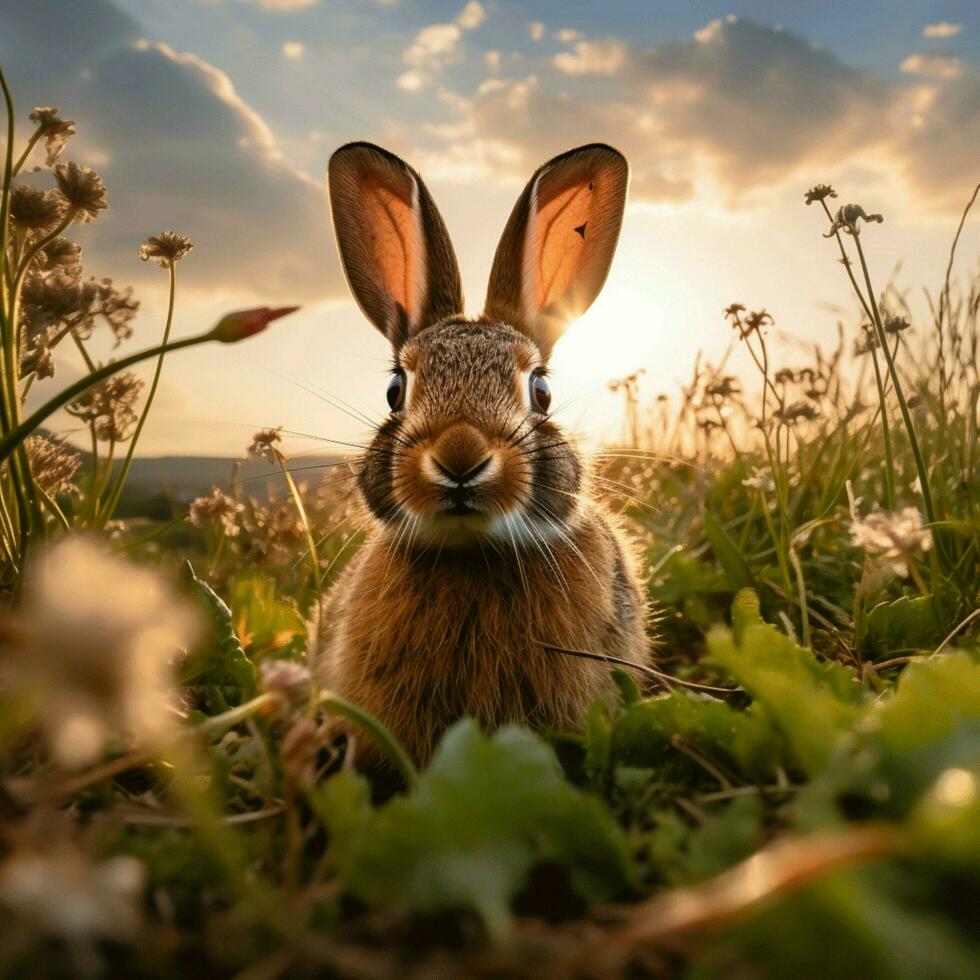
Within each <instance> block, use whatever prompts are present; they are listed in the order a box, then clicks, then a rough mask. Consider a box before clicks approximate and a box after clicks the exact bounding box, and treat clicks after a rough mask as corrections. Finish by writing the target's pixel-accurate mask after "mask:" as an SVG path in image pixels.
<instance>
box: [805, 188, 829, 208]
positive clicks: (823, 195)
mask: <svg viewBox="0 0 980 980" xmlns="http://www.w3.org/2000/svg"><path fill="white" fill-rule="evenodd" d="M828 197H837V191H835V190H834V189H833V187H831V186H830V184H815V185H814V186H813V187H811V188H810V189H809V190H808V191H807V192H806V194H804V195H803V202H804V204H806V205H807V207H809V206H810V205H811V204H813V202H814V201H825V200H827V198H828Z"/></svg>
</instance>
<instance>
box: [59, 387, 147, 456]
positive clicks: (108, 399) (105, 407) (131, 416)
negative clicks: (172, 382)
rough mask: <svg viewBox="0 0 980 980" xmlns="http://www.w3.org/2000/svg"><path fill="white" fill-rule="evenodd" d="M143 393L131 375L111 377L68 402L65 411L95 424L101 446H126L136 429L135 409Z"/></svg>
mask: <svg viewBox="0 0 980 980" xmlns="http://www.w3.org/2000/svg"><path fill="white" fill-rule="evenodd" d="M142 389H143V382H142V381H141V380H140V379H139V378H138V377H136V375H135V374H133V373H132V372H131V371H124V372H122V373H120V374H113V375H111V376H110V377H108V378H106V379H105V380H104V381H100V382H99V383H98V384H96V385H93V386H92V387H91V388H89V389H88V390H87V391H85V392H83V393H82V394H81V395H79V396H78V398H76V399H75V400H74V401H72V402H69V403H68V405H66V406H65V411H66V412H68V413H69V414H70V415H74V416H75V417H76V418H78V419H81V420H82V421H83V422H88V423H91V424H94V425H95V434H96V437H97V438H98V439H99V440H101V441H102V442H125V441H126V440H127V439H128V438H129V437H130V436H131V435H132V433H133V429H134V427H135V426H136V421H137V418H138V416H137V414H136V411H135V408H134V406H135V404H136V400H137V399H138V398H139V394H140V391H142Z"/></svg>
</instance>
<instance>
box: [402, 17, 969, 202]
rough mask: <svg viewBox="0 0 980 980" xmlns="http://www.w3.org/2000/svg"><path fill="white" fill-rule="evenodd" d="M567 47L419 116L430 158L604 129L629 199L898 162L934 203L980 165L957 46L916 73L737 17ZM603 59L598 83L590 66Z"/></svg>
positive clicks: (887, 167) (542, 152)
mask: <svg viewBox="0 0 980 980" xmlns="http://www.w3.org/2000/svg"><path fill="white" fill-rule="evenodd" d="M565 55H567V58H565V59H562V60H556V59H555V58H550V59H549V63H550V65H551V66H552V67H553V68H555V69H556V70H557V72H558V75H557V76H556V75H552V74H551V73H550V72H548V71H545V72H543V73H540V74H530V75H528V76H527V77H525V78H518V79H506V78H500V77H493V78H488V79H486V80H484V81H483V82H482V83H480V85H479V86H478V87H477V89H476V91H475V92H474V93H473V94H472V96H471V97H470V98H468V99H459V100H458V102H457V105H456V121H455V122H454V123H453V124H451V125H446V126H442V127H439V128H438V129H431V130H429V132H428V135H429V136H430V137H431V139H432V143H430V145H428V146H423V147H422V148H421V149H422V152H423V153H424V154H425V159H426V161H427V165H428V166H429V167H430V168H434V169H435V170H437V171H438V172H440V173H443V174H446V175H449V174H453V173H455V174H456V175H457V176H460V177H465V178H471V177H473V175H479V176H480V177H481V179H494V180H498V181H505V182H519V181H523V180H525V179H526V178H527V175H528V174H529V173H530V172H531V171H532V170H533V169H534V167H536V166H537V165H538V164H539V163H540V162H541V161H543V160H546V159H548V158H549V157H551V156H553V155H554V154H556V153H559V152H561V151H562V150H564V149H567V148H568V147H570V146H574V145H576V144H578V143H583V142H587V141H591V140H605V141H607V142H610V143H613V144H614V145H617V146H619V147H620V148H621V149H622V150H623V151H624V152H625V153H626V154H627V156H628V157H629V158H630V160H631V163H632V167H633V183H632V188H633V190H632V193H633V198H634V199H635V200H648V201H675V202H676V201H683V200H685V199H687V198H691V197H694V196H708V197H711V198H714V199H720V200H721V201H722V202H724V203H726V204H727V205H729V206H733V207H737V206H740V205H742V204H743V203H744V202H745V201H746V200H747V199H748V198H749V196H750V195H752V194H758V193H759V192H762V191H764V190H766V189H769V188H773V187H779V186H782V185H785V184H786V183H787V182H795V183H798V184H800V185H801V186H806V185H807V183H808V182H809V183H815V182H816V181H818V180H826V179H832V178H833V176H834V175H835V174H837V173H839V172H840V170H841V168H842V167H843V166H845V165H847V164H849V163H853V162H860V163H862V164H863V165H864V166H865V167H866V168H869V172H873V171H877V172H879V173H882V174H884V175H886V176H894V175H901V176H903V177H904V179H905V180H906V182H907V184H908V186H909V188H910V190H912V191H913V192H914V193H915V194H917V195H919V196H920V198H921V199H922V200H923V202H933V203H936V204H937V205H938V206H940V207H943V208H946V207H949V208H952V207H953V206H954V202H957V201H962V198H963V193H964V192H963V188H964V187H965V186H972V183H971V182H975V180H976V179H977V177H978V176H980V174H978V173H977V164H976V133H977V132H978V131H980V86H978V83H977V75H976V73H975V72H973V71H972V70H967V67H966V66H965V65H963V64H961V63H959V62H957V63H956V68H957V70H956V71H953V70H952V68H951V66H950V64H948V63H945V62H944V63H941V64H937V63H936V61H935V59H931V56H930V57H929V58H927V57H926V56H917V58H918V59H919V60H913V61H907V62H906V67H905V71H906V73H909V72H910V71H915V72H916V74H915V75H913V76H911V77H913V78H915V81H914V82H912V83H910V82H903V83H893V82H888V81H885V80H883V79H881V78H877V77H875V76H873V75H870V74H869V73H867V72H863V71H860V70H858V69H856V68H853V67H851V66H849V65H847V64H845V63H844V62H842V61H841V60H840V59H839V58H837V57H836V56H834V55H833V54H832V53H830V52H829V51H827V50H825V49H822V48H819V47H816V46H814V45H812V44H810V43H808V42H807V41H806V40H805V39H803V38H800V37H798V36H796V35H794V34H792V33H790V32H788V31H783V30H778V29H774V28H769V27H765V26H762V25H759V24H755V23H753V22H751V21H746V20H741V19H738V18H734V17H727V18H723V19H719V20H714V21H711V22H710V23H708V24H706V25H705V26H704V27H702V28H701V29H700V30H698V31H697V32H696V33H695V35H694V36H693V37H691V38H689V39H687V40H678V41H672V42H668V43H664V44H659V45H656V46H650V47H641V46H636V45H629V44H627V43H625V42H620V41H615V40H606V41H603V40H596V39H592V40H588V41H579V42H576V44H575V48H574V49H573V51H571V52H565ZM560 57H561V56H559V58H560ZM948 60H949V59H947V61H948ZM603 71H604V72H605V73H606V75H607V79H608V80H607V81H605V82H604V83H603V85H602V86H601V87H597V86H596V85H595V84H594V82H593V81H592V78H591V76H593V75H595V74H597V73H599V72H603ZM560 86H561V87H560Z"/></svg>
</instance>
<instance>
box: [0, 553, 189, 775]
mask: <svg viewBox="0 0 980 980" xmlns="http://www.w3.org/2000/svg"><path fill="white" fill-rule="evenodd" d="M20 613H21V614H20V621H19V623H18V626H17V631H16V632H17V636H18V639H17V642H15V643H13V644H11V646H10V647H9V648H8V650H7V651H5V652H6V658H7V661H8V666H9V668H10V674H11V677H12V681H13V683H14V684H15V685H18V686H20V687H21V688H22V689H23V690H24V691H25V692H30V693H32V694H33V695H34V697H35V698H36V699H37V701H38V704H39V708H40V713H41V721H42V725H43V728H44V732H45V735H46V737H47V740H48V743H49V745H50V748H51V752H52V755H53V757H54V759H55V761H56V762H57V763H58V764H59V765H61V766H63V767H66V768H72V767H78V766H84V765H87V764H89V763H91V762H93V761H95V760H96V759H97V758H98V757H99V755H100V753H101V751H102V748H103V744H104V741H105V738H106V736H107V735H108V734H109V733H110V732H119V733H121V734H126V735H129V736H132V737H134V738H136V739H137V740H138V741H139V742H140V743H141V744H144V745H153V744H159V742H160V741H161V740H162V739H163V738H165V737H166V735H167V733H168V731H169V728H170V725H171V723H172V720H173V717H174V715H173V712H172V710H171V704H172V701H173V694H174V692H173V685H172V677H171V667H172V663H173V661H174V660H175V659H176V657H177V656H178V654H179V653H180V652H181V651H182V650H183V649H185V648H186V646H187V644H189V643H190V642H192V640H193V639H194V636H195V634H196V632H197V618H196V616H195V615H194V613H193V610H192V609H190V608H189V607H188V606H186V605H185V603H184V601H183V600H181V599H180V598H179V597H178V596H177V595H176V594H175V593H174V592H173V591H172V590H171V588H170V587H169V586H168V585H167V583H166V582H165V581H164V580H163V579H162V578H161V577H160V576H159V575H158V574H156V573H155V572H152V571H150V570H148V569H145V568H140V567H138V566H135V565H131V564H130V563H129V562H127V561H124V560H123V559H121V558H119V557H117V556H115V555H113V554H112V553H111V552H109V551H108V550H106V549H105V548H104V547H103V546H102V545H100V544H97V543H96V542H94V541H92V540H89V539H87V538H84V537H69V538H66V539H64V540H62V541H61V542H59V543H58V544H56V545H55V546H54V547H52V548H49V549H48V550H47V551H45V552H42V553H41V554H40V555H39V556H38V557H37V558H36V559H35V561H34V563H33V564H32V565H30V566H29V567H28V569H27V580H26V584H25V588H24V601H23V604H22V607H21V611H20Z"/></svg>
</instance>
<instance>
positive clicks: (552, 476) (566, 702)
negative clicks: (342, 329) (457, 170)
mask: <svg viewBox="0 0 980 980" xmlns="http://www.w3.org/2000/svg"><path fill="white" fill-rule="evenodd" d="M379 154H380V155H379ZM400 168H403V169H400ZM379 173H381V174H382V175H383V181H382V183H383V186H384V195H385V196H384V201H383V203H384V207H374V206H372V207H366V208H364V209H363V211H360V212H358V213H357V214H353V213H352V209H353V208H355V207H356V205H357V203H358V200H359V197H358V195H359V194H362V193H365V192H364V191H359V190H357V188H363V187H364V186H367V187H368V188H369V190H368V192H367V193H371V194H374V193H376V191H375V190H372V189H371V188H375V187H376V186H377V185H378V180H379V179H380V178H379V177H378V174H379ZM626 173H627V171H626V164H625V161H624V160H623V159H622V157H620V156H619V154H617V153H616V152H615V151H614V150H611V149H610V148H609V147H587V148H583V149H581V150H578V151H572V152H571V153H569V154H565V155H564V156H563V157H560V158H557V159H556V161H552V162H551V163H550V164H546V165H545V167H542V168H541V170H540V171H539V172H538V174H536V175H535V177H534V178H533V179H532V182H531V184H529V186H528V189H527V190H526V191H525V193H524V195H523V196H522V198H521V201H519V203H518V208H521V207H523V208H533V207H535V206H536V207H538V209H539V210H538V211H537V212H536V213H535V216H534V217H533V218H528V217H527V216H525V217H524V218H521V220H516V219H515V218H514V216H512V218H511V221H510V222H509V224H508V228H507V231H505V235H504V239H503V241H502V242H501V246H500V248H499V249H498V255H497V259H496V260H495V263H494V273H493V275H492V276H491V284H490V291H489V294H488V300H487V308H488V310H490V309H497V310H499V309H505V308H506V309H512V310H514V320H515V321H516V322H515V323H513V325H512V324H511V323H508V322H497V321H495V320H494V319H492V318H491V317H489V316H486V317H484V318H481V319H478V320H466V319H464V318H463V317H462V316H460V315H459V314H458V311H456V312H455V313H454V314H450V315H443V316H442V318H441V319H438V320H437V321H436V322H431V316H432V314H428V315H427V316H426V318H424V319H423V320H422V321H419V320H417V319H415V318H414V317H413V315H411V314H413V309H412V308H409V309H407V313H406V315H404V316H403V315H402V313H401V312H400V313H399V315H398V317H394V318H393V317H392V315H391V310H393V309H396V310H399V311H404V310H405V309H406V307H405V303H409V305H410V303H411V302H416V305H418V303H422V304H423V308H425V307H426V304H431V298H432V297H442V298H445V297H447V296H451V295H453V294H454V290H455V289H456V285H455V284H456V283H457V282H458V272H457V271H456V267H455V258H454V257H453V256H452V252H451V246H449V245H448V237H447V236H446V235H445V229H444V226H442V223H441V219H440V218H439V217H438V212H436V211H435V210H434V205H433V204H432V203H431V199H430V198H429V196H428V192H427V191H425V189H424V185H422V184H421V178H419V177H418V175H417V174H416V173H415V172H414V171H412V170H411V169H410V168H408V167H407V166H406V165H404V164H401V162H400V161H398V160H397V158H395V157H391V155H390V154H385V153H384V151H378V153H377V154H376V153H374V151H373V149H372V148H370V147H365V145H364V144H357V145H355V146H353V147H350V148H345V149H343V150H341V151H338V154H336V155H335V157H334V159H333V160H332V161H331V174H330V182H331V188H332V189H334V191H335V195H334V197H333V199H332V205H333V208H334V214H335V225H336V227H337V230H338V237H340V238H341V253H342V256H343V257H344V261H345V263H346V264H347V265H348V270H347V271H348V278H349V279H350V281H351V285H352V288H354V290H355V292H356V293H358V298H359V301H360V302H361V305H362V308H364V309H365V312H367V313H368V315H369V317H371V318H372V319H373V320H374V322H375V324H376V325H377V326H378V327H379V329H381V330H383V331H384V332H385V333H386V335H387V336H388V337H389V339H390V340H391V341H392V346H393V350H394V355H395V371H396V372H397V373H398V376H399V377H401V376H404V377H405V378H406V379H407V380H406V383H407V391H406V393H405V399H404V402H403V403H402V404H400V405H399V406H398V407H397V408H396V410H394V411H392V413H391V415H390V416H389V418H388V419H387V420H386V421H385V422H384V423H383V424H382V425H381V426H380V427H379V428H378V431H377V432H376V434H375V437H374V439H373V441H372V444H371V446H370V448H369V449H368V451H367V452H366V454H365V457H364V459H363V461H362V465H361V467H360V470H359V474H358V485H359V489H360V491H361V495H362V497H363V499H364V501H365V503H366V505H367V507H368V509H369V510H370V512H371V514H372V515H373V518H374V520H373V526H372V529H371V530H370V532H369V534H368V537H367V540H366V541H365V542H364V544H363V545H362V547H361V550H360V552H359V553H358V555H357V556H356V557H355V558H354V560H353V561H352V562H351V564H350V565H349V566H348V568H347V569H346V570H345V571H344V573H343V575H342V576H341V577H340V579H339V580H338V581H337V583H336V584H335V585H334V587H333V588H332V590H331V592H330V594H329V596H328V597H327V600H326V602H325V608H324V615H323V617H322V622H323V625H324V628H325V631H326V636H327V641H326V645H325V647H326V656H325V665H324V668H323V671H322V673H323V677H324V680H325V682H326V683H327V684H329V685H330V687H332V688H333V689H334V690H335V691H337V693H339V694H341V695H343V696H344V697H346V698H349V699H350V700H352V701H354V702H355V703H356V704H358V705H360V706H361V707H362V708H365V709H366V710H367V711H369V712H371V713H372V714H374V715H376V716H377V717H378V718H380V720H381V721H382V722H384V723H385V724H386V725H387V726H388V727H389V728H391V729H392V731H393V732H394V734H395V735H396V736H397V737H398V738H399V739H400V740H401V741H402V742H403V743H404V745H405V746H406V747H407V749H408V751H409V752H410V753H411V754H412V755H413V756H414V757H415V758H416V759H417V760H418V761H424V760H426V759H427V758H428V757H429V755H430V754H431V751H432V748H433V746H434V744H435V742H436V741H437V740H438V738H439V736H440V735H441V734H442V733H443V732H444V731H445V729H446V728H447V727H448V726H449V725H451V724H452V723H453V722H454V721H456V720H457V719H459V718H461V717H463V716H466V715H469V716H472V717H475V718H476V719H477V720H478V721H480V722H481V723H482V724H483V725H484V726H485V727H487V728H494V727H496V726H498V725H500V724H502V723H504V722H508V721H517V722H524V723H527V724H531V725H535V726H539V727H552V728H569V727H574V726H577V725H579V724H580V723H581V722H582V720H583V718H584V715H585V712H586V711H587V710H588V708H589V706H590V705H591V704H592V702H593V701H594V700H595V699H596V698H597V697H600V696H602V695H604V694H606V693H608V691H609V688H610V672H609V668H608V667H607V666H606V665H604V664H601V663H597V662H595V661H589V660H584V659H578V658H572V657H569V656H566V655H563V654H560V653H555V652H552V651H549V650H548V649H546V646H545V645H546V644H553V645H555V646H559V647H566V648H572V649H578V650H587V651H591V652H593V653H597V654H604V655H607V656H612V657H616V658H621V659H624V660H628V661H630V662H633V663H637V664H642V663H644V662H645V661H646V659H647V657H648V641H647V637H646V633H645V625H646V619H647V616H646V603H645V599H644V594H643V590H642V588H641V586H640V584H639V579H638V576H637V572H636V561H635V558H634V556H633V552H632V548H631V546H630V544H629V541H628V539H627V538H626V537H625V536H624V534H623V533H622V531H621V530H620V529H619V528H618V525H617V523H616V521H615V519H614V518H613V517H612V516H611V515H610V514H608V513H606V512H605V511H604V509H603V507H602V506H601V504H599V503H598V502H597V500H596V499H595V498H594V497H593V496H592V495H591V493H590V488H589V482H588V474H587V471H586V467H585V466H584V464H583V461H582V459H581V457H580V456H579V453H578V452H577V450H576V449H575V447H574V446H573V445H572V444H571V443H570V442H568V440H567V439H566V438H565V436H564V435H563V433H562V432H561V429H560V427H559V426H558V424H557V423H556V421H555V419H554V417H553V416H552V415H550V414H547V413H546V412H542V411H541V409H540V407H539V406H537V405H536V403H535V402H533V400H532V396H531V395H530V394H529V385H530V379H529V374H531V373H532V372H533V373H535V374H537V373H542V374H543V373H544V370H545V362H544V356H543V352H544V353H546V352H547V351H548V350H550V346H551V342H552V340H553V328H554V326H555V324H556V323H557V322H558V314H557V313H556V312H555V311H556V310H558V309H560V308H562V307H563V306H565V305H568V304H571V305H572V306H574V307H575V308H577V309H579V310H580V309H581V308H583V306H587V305H588V303H589V302H591V300H592V299H593V298H594V296H595V294H596V293H597V292H598V290H599V288H600V286H601V284H602V280H603V279H604V278H605V272H606V269H607V267H608V262H609V260H610V259H611V257H612V248H613V246H614V245H615V239H616V236H617V235H618V231H619V220H620V218H621V215H622V196H623V195H625V187H626ZM338 188H339V189H340V191H341V193H340V194H339V195H338V194H337V193H336V190H337V189H338ZM399 195H400V196H399ZM566 198H567V200H568V201H570V202H572V203H573V204H574V206H571V205H569V206H567V207H565V206H564V205H563V204H562V202H563V201H564V200H566ZM412 202H415V204H413V203H412ZM522 202H523V203H522ZM413 208H415V210H413ZM338 212H339V215H338ZM392 215H394V219H393V220H395V222H396V224H397V233H396V232H393V231H392V228H391V226H390V224H389V218H390V216H392ZM541 215H545V217H547V226H546V228H543V227H541V226H542V219H541ZM583 222H584V224H583ZM586 227H588V229H589V232H588V238H587V237H586V235H584V234H583V231H582V230H583V229H584V228H586ZM529 228H530V229H531V231H530V232H529V231H528V229H529ZM432 229H435V232H434V233H433V232H432ZM535 229H537V232H535ZM344 236H354V241H353V242H346V243H345V241H344ZM514 236H525V239H526V240H525V239H522V242H516V241H514V240H513V238H514ZM447 248H448V249H449V251H447ZM528 248H536V249H540V254H537V253H534V254H535V255H537V259H538V260H539V261H537V262H536V263H524V262H523V261H522V259H521V256H522V255H523V254H524V253H525V251H526V250H527V249H528ZM413 256H414V258H413ZM400 262H405V263H412V262H416V263H417V265H412V266H411V268H407V269H406V270H404V274H402V270H401V269H400V266H399V263H400ZM351 265H354V266H355V268H353V269H352V268H350V266H351ZM548 269H553V270H554V271H553V272H549V273H548V274H547V277H546V279H547V281H545V279H541V278H539V277H538V276H539V273H538V272H536V271H534V270H548ZM526 275H534V276H536V277H538V278H536V279H535V282H534V283H533V284H529V285H528V288H526V289H524V288H522V286H521V282H522V277H524V276H526ZM418 276H424V277H427V278H425V279H424V281H422V287H421V288H420V289H413V288H409V287H408V286H406V285H405V284H406V283H412V282H416V281H417V280H416V278H415V277H418ZM419 281H421V280H419ZM386 283H387V284H394V285H386ZM532 285H533V288H531V286H532ZM399 290H400V293H399V292H398V291H399ZM396 293H397V295H396ZM535 296H537V297H538V300H534V297H535ZM419 297H421V299H419ZM495 297H496V299H495ZM403 301H404V302H403ZM441 301H442V300H440V302H441ZM528 303H532V304H534V303H536V304H537V305H532V306H531V308H528ZM522 304H523V305H522ZM460 305H461V301H460ZM518 306H520V309H519V310H518ZM518 314H519V315H518ZM367 748H368V751H370V747H367Z"/></svg>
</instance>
